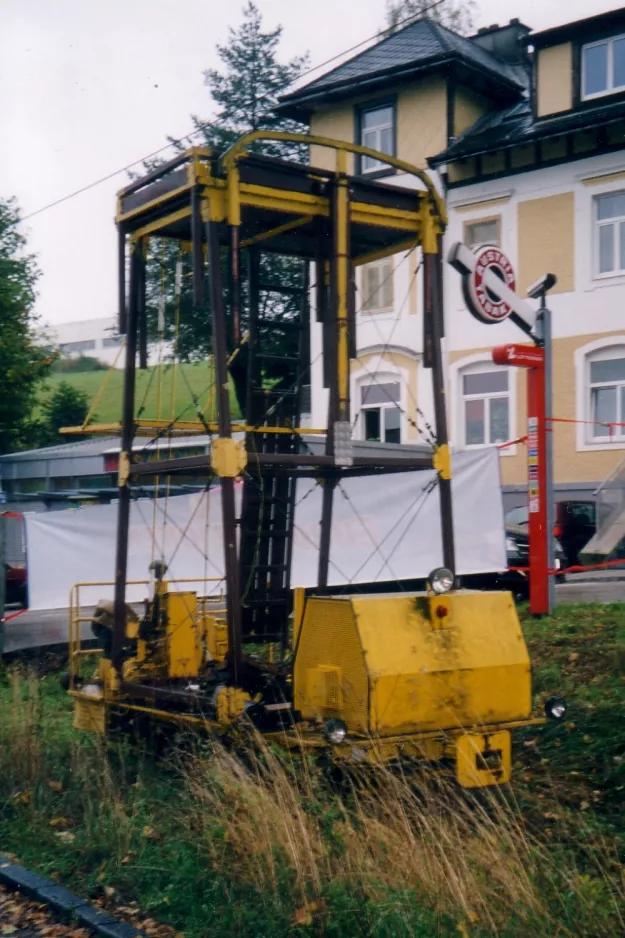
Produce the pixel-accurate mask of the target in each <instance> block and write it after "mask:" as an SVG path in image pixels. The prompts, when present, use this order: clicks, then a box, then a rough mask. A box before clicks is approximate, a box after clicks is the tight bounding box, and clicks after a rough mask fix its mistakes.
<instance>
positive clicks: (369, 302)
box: [359, 257, 393, 313]
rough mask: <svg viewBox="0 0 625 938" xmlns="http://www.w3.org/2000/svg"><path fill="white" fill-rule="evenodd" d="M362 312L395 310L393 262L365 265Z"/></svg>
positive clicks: (387, 260) (386, 258)
mask: <svg viewBox="0 0 625 938" xmlns="http://www.w3.org/2000/svg"><path fill="white" fill-rule="evenodd" d="M360 283H361V291H362V292H361V300H360V304H359V305H360V312H363V313H376V312H380V311H385V310H390V309H392V308H393V260H392V258H390V257H385V258H383V259H382V260H380V261H372V262H371V263H370V264H363V266H362V268H361V275H360Z"/></svg>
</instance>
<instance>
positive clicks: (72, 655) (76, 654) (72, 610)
mask: <svg viewBox="0 0 625 938" xmlns="http://www.w3.org/2000/svg"><path fill="white" fill-rule="evenodd" d="M171 582H173V583H223V582H224V577H219V576H213V577H210V576H209V577H181V578H179V579H175V580H172V581H171ZM149 583H150V581H149V580H127V581H126V585H127V586H149ZM100 586H105V587H109V588H110V587H113V586H115V581H114V580H83V581H82V582H80V583H74V585H73V586H72V587H71V589H70V591H69V643H68V651H69V675H70V690H71V691H72V692H73V694H74V696H81V695H80V692H79V691H77V690H76V689H75V683H76V677H77V676H78V673H79V670H80V661H81V659H82V658H85V657H89V656H93V655H101V654H102V649H101V648H83V647H82V635H81V634H80V633H81V628H80V627H81V625H82V624H83V622H91V620H92V617H91V616H86V615H83V613H82V605H83V604H82V602H81V597H80V591H81V589H88V588H93V587H100ZM221 603H223V590H222V591H221V592H220V593H219V594H218V595H217V596H215V597H213V596H202V597H198V605H199V606H202V607H203V608H206V606H207V605H212V604H215V605H219V604H221Z"/></svg>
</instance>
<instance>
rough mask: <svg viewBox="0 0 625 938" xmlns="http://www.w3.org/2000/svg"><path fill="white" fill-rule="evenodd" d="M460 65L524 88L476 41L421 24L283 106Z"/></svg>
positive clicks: (299, 91)
mask: <svg viewBox="0 0 625 938" xmlns="http://www.w3.org/2000/svg"><path fill="white" fill-rule="evenodd" d="M450 61H457V62H458V63H460V64H464V65H465V66H469V67H470V68H472V69H477V70H478V71H480V72H482V73H483V74H485V75H487V76H488V77H489V78H491V79H494V80H495V81H497V82H499V83H501V84H506V85H508V86H509V87H510V89H511V90H513V89H515V88H516V89H518V90H519V91H521V90H522V89H523V86H524V83H523V82H522V81H521V80H520V78H519V73H518V70H517V69H514V68H511V67H510V66H508V65H507V64H506V63H504V62H502V61H500V60H499V59H498V58H496V57H495V56H494V55H492V54H491V53H490V52H488V51H487V50H486V49H483V48H481V46H479V45H478V44H477V43H476V42H473V41H472V40H471V39H467V38H465V37H464V36H459V35H457V33H454V32H452V31H451V30H449V29H446V28H445V27H444V26H441V25H440V24H439V23H434V22H432V21H431V20H429V19H420V20H417V21H416V22H414V23H410V24H409V25H408V26H404V28H403V29H401V30H398V31H397V32H395V33H392V34H391V35H390V36H387V37H386V39H383V40H382V41H381V42H378V43H376V45H374V46H371V47H370V48H369V49H365V51H364V52H360V53H359V54H358V55H356V56H354V57H353V58H351V59H348V61H347V62H343V64H342V65H338V66H337V67H336V68H334V69H332V70H331V71H330V72H327V73H326V74H325V75H322V76H321V77H320V78H317V79H315V80H314V81H311V82H309V83H308V84H306V85H304V86H303V87H302V88H298V89H297V90H296V91H294V92H291V93H290V94H288V95H284V96H283V98H282V99H281V101H282V102H283V104H282V107H283V108H286V107H287V106H291V107H292V106H298V105H299V106H302V107H304V108H305V107H306V105H307V104H311V105H312V104H313V102H314V101H315V100H317V99H319V98H321V97H323V96H326V95H328V94H331V95H333V96H336V95H337V94H338V93H339V89H343V91H344V92H348V91H349V89H350V88H352V87H355V86H361V85H362V82H363V80H364V79H366V80H367V81H368V82H372V81H374V80H375V78H376V77H377V78H379V79H380V80H381V79H383V78H385V77H387V76H390V75H393V74H394V73H396V72H401V73H402V74H403V73H404V72H406V71H410V70H411V69H412V70H414V71H415V72H416V71H423V70H424V69H427V68H435V67H437V66H438V65H441V64H443V63H445V62H450Z"/></svg>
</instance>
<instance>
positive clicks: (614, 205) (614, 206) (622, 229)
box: [595, 192, 625, 275]
mask: <svg viewBox="0 0 625 938" xmlns="http://www.w3.org/2000/svg"><path fill="white" fill-rule="evenodd" d="M595 225H596V247H595V255H596V265H595V267H596V271H597V273H598V274H599V275H601V274H615V273H622V272H625V192H607V193H606V194H605V195H598V196H596V198H595Z"/></svg>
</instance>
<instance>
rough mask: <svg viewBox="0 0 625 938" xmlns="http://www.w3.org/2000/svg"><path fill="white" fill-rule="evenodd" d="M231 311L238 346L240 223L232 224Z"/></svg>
mask: <svg viewBox="0 0 625 938" xmlns="http://www.w3.org/2000/svg"><path fill="white" fill-rule="evenodd" d="M230 313H231V317H232V342H233V345H234V347H235V348H236V347H237V345H238V344H239V342H240V341H241V249H240V247H239V226H238V225H230Z"/></svg>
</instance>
